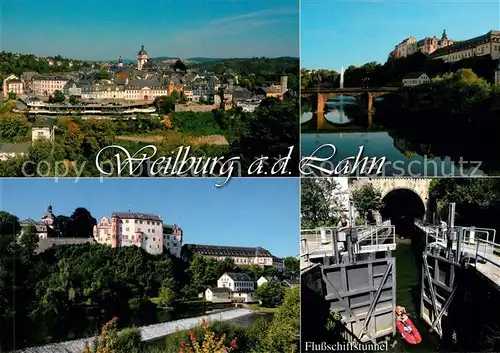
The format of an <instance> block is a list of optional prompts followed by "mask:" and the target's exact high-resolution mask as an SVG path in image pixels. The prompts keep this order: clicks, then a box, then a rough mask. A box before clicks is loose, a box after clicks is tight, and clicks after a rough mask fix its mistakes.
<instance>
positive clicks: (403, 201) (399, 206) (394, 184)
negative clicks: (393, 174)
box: [352, 178, 432, 221]
mask: <svg viewBox="0 0 500 353" xmlns="http://www.w3.org/2000/svg"><path fill="white" fill-rule="evenodd" d="M431 180H432V179H428V178H360V179H358V180H355V181H354V182H353V184H352V187H353V188H359V187H361V186H362V185H363V184H366V183H369V184H372V185H373V186H374V187H375V188H376V189H378V190H379V191H380V194H381V199H382V202H383V207H382V209H381V210H380V211H379V214H378V215H377V216H378V217H380V218H381V219H383V220H384V219H391V220H392V221H397V220H399V218H400V217H403V216H405V217H410V218H411V217H414V218H418V219H422V220H423V219H424V217H425V215H426V213H427V212H428V209H427V208H428V201H429V186H430V183H431Z"/></svg>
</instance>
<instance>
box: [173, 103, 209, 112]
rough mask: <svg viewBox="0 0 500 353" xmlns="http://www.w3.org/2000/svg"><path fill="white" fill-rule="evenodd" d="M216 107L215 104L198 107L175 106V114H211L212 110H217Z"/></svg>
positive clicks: (187, 105)
mask: <svg viewBox="0 0 500 353" xmlns="http://www.w3.org/2000/svg"><path fill="white" fill-rule="evenodd" d="M217 108H218V106H217V105H215V104H212V105H201V104H200V105H198V104H196V105H195V104H176V105H175V111H176V112H211V111H212V110H214V109H217Z"/></svg>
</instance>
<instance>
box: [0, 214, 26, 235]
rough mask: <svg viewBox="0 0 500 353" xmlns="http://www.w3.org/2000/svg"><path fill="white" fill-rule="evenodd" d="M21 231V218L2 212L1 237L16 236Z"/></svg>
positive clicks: (0, 218)
mask: <svg viewBox="0 0 500 353" xmlns="http://www.w3.org/2000/svg"><path fill="white" fill-rule="evenodd" d="M20 230H21V225H20V224H19V218H17V217H16V216H14V215H12V214H10V213H8V212H5V211H0V236H1V235H16V234H18V233H19V231H20Z"/></svg>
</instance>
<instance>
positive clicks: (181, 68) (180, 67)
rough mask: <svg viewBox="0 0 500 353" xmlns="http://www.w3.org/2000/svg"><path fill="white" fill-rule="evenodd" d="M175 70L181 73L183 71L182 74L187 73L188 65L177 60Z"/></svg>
mask: <svg viewBox="0 0 500 353" xmlns="http://www.w3.org/2000/svg"><path fill="white" fill-rule="evenodd" d="M173 68H174V70H179V71H182V72H186V71H187V68H186V65H185V64H184V63H183V62H182V60H177V61H176V62H175V63H174V66H173Z"/></svg>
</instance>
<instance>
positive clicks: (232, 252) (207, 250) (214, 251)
mask: <svg viewBox="0 0 500 353" xmlns="http://www.w3.org/2000/svg"><path fill="white" fill-rule="evenodd" d="M186 246H187V247H188V248H189V249H190V250H191V251H193V252H194V253H198V254H202V255H207V256H218V257H224V256H227V257H229V256H241V257H256V256H260V257H263V256H266V257H271V256H272V255H271V253H270V252H269V250H267V249H264V248H261V247H260V246H258V247H243V246H218V245H200V244H186Z"/></svg>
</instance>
